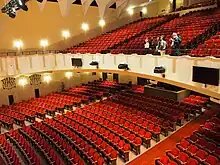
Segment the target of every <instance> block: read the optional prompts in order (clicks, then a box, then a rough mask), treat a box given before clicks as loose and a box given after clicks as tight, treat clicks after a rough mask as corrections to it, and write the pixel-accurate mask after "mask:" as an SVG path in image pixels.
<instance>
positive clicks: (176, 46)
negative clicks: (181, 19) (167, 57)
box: [170, 33, 182, 56]
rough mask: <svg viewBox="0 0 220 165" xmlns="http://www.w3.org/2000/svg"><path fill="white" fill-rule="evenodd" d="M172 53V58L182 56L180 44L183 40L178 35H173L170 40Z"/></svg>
mask: <svg viewBox="0 0 220 165" xmlns="http://www.w3.org/2000/svg"><path fill="white" fill-rule="evenodd" d="M170 41H171V42H172V43H171V47H172V53H171V56H180V44H181V41H182V39H181V38H180V37H179V36H178V35H177V33H173V35H172V38H171V39H170Z"/></svg>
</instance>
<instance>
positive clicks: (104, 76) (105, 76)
mask: <svg viewBox="0 0 220 165" xmlns="http://www.w3.org/2000/svg"><path fill="white" fill-rule="evenodd" d="M107 78H108V75H107V73H106V72H103V73H102V79H103V81H106V80H107Z"/></svg>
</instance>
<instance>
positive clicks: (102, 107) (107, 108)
mask: <svg viewBox="0 0 220 165" xmlns="http://www.w3.org/2000/svg"><path fill="white" fill-rule="evenodd" d="M85 110H86V111H85ZM89 112H90V113H89ZM81 113H82V114H84V115H87V116H88V115H89V116H95V115H97V116H100V117H105V118H106V119H107V120H109V121H113V122H114V123H115V124H119V125H120V126H121V127H123V128H125V129H128V130H129V131H130V132H132V133H134V134H135V135H136V136H139V137H140V135H139V132H140V130H141V129H144V130H146V131H149V132H151V133H152V135H153V138H154V139H155V140H156V141H157V142H158V141H160V133H161V128H160V127H159V126H158V125H155V124H154V122H149V123H148V121H147V120H146V119H145V118H143V119H142V117H141V116H138V115H137V114H134V115H133V114H132V113H129V111H128V108H123V109H122V108H114V107H112V106H111V105H108V104H100V103H97V104H93V105H91V106H85V107H84V111H82V112H81ZM138 118H139V120H138ZM137 121H138V122H137ZM143 140H144V138H143Z"/></svg>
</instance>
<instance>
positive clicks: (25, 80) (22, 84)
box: [18, 78, 27, 86]
mask: <svg viewBox="0 0 220 165" xmlns="http://www.w3.org/2000/svg"><path fill="white" fill-rule="evenodd" d="M18 84H19V85H20V86H25V85H27V79H26V78H20V79H19V80H18Z"/></svg>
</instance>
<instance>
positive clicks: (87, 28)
mask: <svg viewBox="0 0 220 165" xmlns="http://www.w3.org/2000/svg"><path fill="white" fill-rule="evenodd" d="M81 29H82V30H83V31H85V32H86V31H88V30H89V25H88V24H87V23H85V22H84V23H82V26H81Z"/></svg>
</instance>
